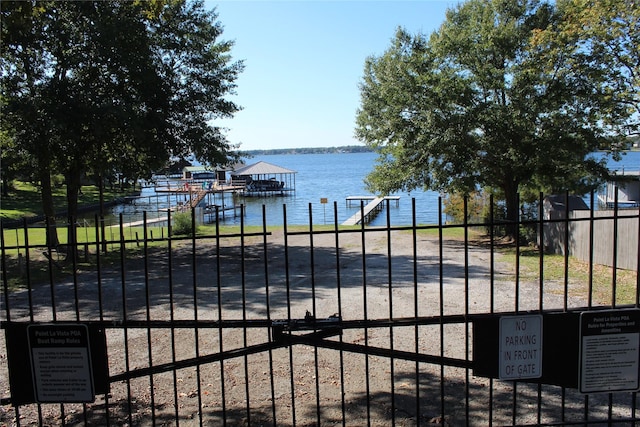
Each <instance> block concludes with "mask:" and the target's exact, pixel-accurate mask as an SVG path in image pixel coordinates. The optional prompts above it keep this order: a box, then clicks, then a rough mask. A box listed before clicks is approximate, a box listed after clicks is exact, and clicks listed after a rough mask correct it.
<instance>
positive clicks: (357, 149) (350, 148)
mask: <svg viewBox="0 0 640 427" xmlns="http://www.w3.org/2000/svg"><path fill="white" fill-rule="evenodd" d="M241 151H242V150H241ZM373 152H374V151H373V150H372V149H371V148H369V147H367V146H364V145H345V146H342V147H301V148H272V149H267V150H246V151H242V153H243V154H248V155H250V156H265V155H272V154H336V153H373Z"/></svg>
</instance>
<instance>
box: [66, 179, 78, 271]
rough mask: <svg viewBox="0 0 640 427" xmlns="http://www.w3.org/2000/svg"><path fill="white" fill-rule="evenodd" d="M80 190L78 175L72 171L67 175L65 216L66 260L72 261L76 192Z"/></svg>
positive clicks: (75, 239)
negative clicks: (67, 247) (66, 225)
mask: <svg viewBox="0 0 640 427" xmlns="http://www.w3.org/2000/svg"><path fill="white" fill-rule="evenodd" d="M79 190H80V173H79V172H78V171H76V170H72V171H70V172H69V173H68V174H67V214H68V216H69V227H68V228H67V242H68V245H69V250H68V251H67V259H73V258H71V257H72V256H73V257H75V256H76V255H77V251H78V245H77V243H78V232H77V229H76V221H77V218H78V192H79Z"/></svg>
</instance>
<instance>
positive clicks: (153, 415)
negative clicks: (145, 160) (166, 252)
mask: <svg viewBox="0 0 640 427" xmlns="http://www.w3.org/2000/svg"><path fill="white" fill-rule="evenodd" d="M147 233H148V227H147V211H144V212H142V234H143V236H144V237H143V240H142V242H143V246H142V247H143V252H144V296H145V302H146V318H147V357H148V358H149V367H153V351H152V342H151V326H150V322H151V297H150V295H149V240H148V238H147ZM149 389H150V390H151V392H150V393H149V398H150V399H151V424H152V425H155V423H156V404H155V393H154V390H155V387H154V382H153V374H149Z"/></svg>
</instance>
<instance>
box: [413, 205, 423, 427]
mask: <svg viewBox="0 0 640 427" xmlns="http://www.w3.org/2000/svg"><path fill="white" fill-rule="evenodd" d="M411 244H412V249H413V253H412V259H413V266H412V267H413V317H414V318H415V319H416V320H417V319H418V316H420V310H419V304H418V224H417V218H416V198H415V197H412V198H411ZM413 340H414V346H415V347H414V351H415V352H416V354H419V353H420V327H419V326H418V325H417V324H416V325H414V327H413ZM415 370H416V371H415V382H416V390H415V393H416V399H415V404H416V424H420V418H421V417H422V414H421V410H420V362H417V361H416V366H415Z"/></svg>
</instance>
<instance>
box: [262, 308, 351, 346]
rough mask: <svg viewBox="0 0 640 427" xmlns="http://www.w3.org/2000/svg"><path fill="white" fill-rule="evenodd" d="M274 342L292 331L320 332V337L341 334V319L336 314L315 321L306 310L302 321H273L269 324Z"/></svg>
mask: <svg viewBox="0 0 640 427" xmlns="http://www.w3.org/2000/svg"><path fill="white" fill-rule="evenodd" d="M271 327H272V330H273V339H274V340H275V341H277V340H279V339H283V338H285V336H284V335H285V333H286V334H287V335H291V333H292V332H294V331H322V336H324V337H326V336H332V335H340V334H342V318H341V317H340V316H338V314H337V313H336V314H334V315H332V316H329V317H327V318H326V319H316V317H315V316H314V315H312V314H311V313H310V312H309V311H308V310H307V313H306V314H305V316H304V319H291V320H274V321H273V322H272V324H271Z"/></svg>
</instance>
